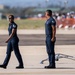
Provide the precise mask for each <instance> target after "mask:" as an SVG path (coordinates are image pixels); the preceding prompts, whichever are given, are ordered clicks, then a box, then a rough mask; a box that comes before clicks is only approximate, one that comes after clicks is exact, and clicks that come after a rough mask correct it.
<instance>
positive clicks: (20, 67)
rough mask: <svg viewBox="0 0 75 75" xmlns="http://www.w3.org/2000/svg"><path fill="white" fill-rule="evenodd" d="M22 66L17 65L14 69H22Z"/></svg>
mask: <svg viewBox="0 0 75 75" xmlns="http://www.w3.org/2000/svg"><path fill="white" fill-rule="evenodd" d="M23 68H24V67H23V66H17V67H16V69H23Z"/></svg>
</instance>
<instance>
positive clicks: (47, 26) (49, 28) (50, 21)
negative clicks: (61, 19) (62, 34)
mask: <svg viewBox="0 0 75 75" xmlns="http://www.w3.org/2000/svg"><path fill="white" fill-rule="evenodd" d="M52 25H53V26H56V21H55V20H54V19H53V17H50V18H49V19H48V20H47V21H46V23H45V31H46V48H47V53H48V57H49V66H53V67H55V51H54V45H55V41H54V42H52V41H51V39H52Z"/></svg>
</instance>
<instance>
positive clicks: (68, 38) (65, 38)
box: [0, 34, 75, 46]
mask: <svg viewBox="0 0 75 75" xmlns="http://www.w3.org/2000/svg"><path fill="white" fill-rule="evenodd" d="M18 37H19V39H20V42H19V45H20V46H43V45H45V35H44V34H32V35H30V34H26V35H18ZM7 38H8V35H0V46H6V45H7V44H6V43H5V41H6V39H7ZM56 45H75V35H74V34H57V35H56Z"/></svg>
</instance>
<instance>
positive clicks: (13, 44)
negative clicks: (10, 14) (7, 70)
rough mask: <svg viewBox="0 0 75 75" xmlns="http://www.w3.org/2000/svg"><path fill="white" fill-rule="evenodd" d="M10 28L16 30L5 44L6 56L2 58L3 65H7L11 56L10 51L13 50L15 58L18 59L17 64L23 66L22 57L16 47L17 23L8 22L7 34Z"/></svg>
mask: <svg viewBox="0 0 75 75" xmlns="http://www.w3.org/2000/svg"><path fill="white" fill-rule="evenodd" d="M12 29H16V32H15V34H14V35H13V37H12V38H11V39H10V40H9V41H8V44H7V55H6V58H5V60H4V63H3V65H5V66H7V65H8V62H9V60H10V57H11V52H12V51H14V53H15V55H16V57H17V59H18V62H19V65H20V66H23V61H22V57H21V54H20V51H19V47H18V43H19V38H18V36H17V25H16V24H15V23H14V22H13V23H11V24H9V27H8V32H9V36H10V35H11V33H12Z"/></svg>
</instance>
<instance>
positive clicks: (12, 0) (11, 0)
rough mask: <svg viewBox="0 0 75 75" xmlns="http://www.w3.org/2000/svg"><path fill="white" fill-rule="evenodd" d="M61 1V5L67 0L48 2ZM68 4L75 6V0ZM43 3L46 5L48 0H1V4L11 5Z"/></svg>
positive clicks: (50, 1)
mask: <svg viewBox="0 0 75 75" xmlns="http://www.w3.org/2000/svg"><path fill="white" fill-rule="evenodd" d="M59 1H61V3H60V5H64V1H65V0H49V2H48V4H59ZM67 1H68V6H75V2H74V1H75V0H67ZM39 3H40V4H41V6H45V5H46V0H0V4H4V5H9V6H11V7H12V6H22V7H25V6H37V5H38V4H39Z"/></svg>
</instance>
